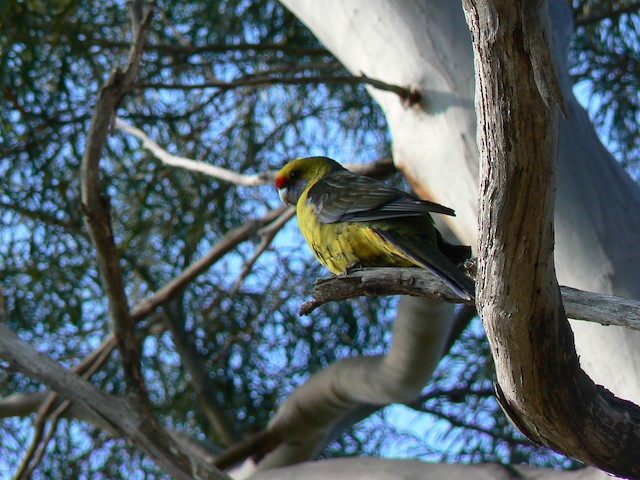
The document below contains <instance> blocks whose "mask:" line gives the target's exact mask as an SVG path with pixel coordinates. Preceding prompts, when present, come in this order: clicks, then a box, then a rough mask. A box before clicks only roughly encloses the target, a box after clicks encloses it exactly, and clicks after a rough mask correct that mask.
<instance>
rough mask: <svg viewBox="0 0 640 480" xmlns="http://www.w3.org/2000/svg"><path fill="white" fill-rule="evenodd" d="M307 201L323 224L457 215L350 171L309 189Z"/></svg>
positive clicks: (330, 176) (327, 176) (322, 181)
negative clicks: (432, 213) (440, 214)
mask: <svg viewBox="0 0 640 480" xmlns="http://www.w3.org/2000/svg"><path fill="white" fill-rule="evenodd" d="M307 199H308V201H309V202H310V203H311V204H312V205H313V206H314V209H315V211H316V213H317V215H318V218H319V219H320V221H321V222H323V223H333V222H339V221H344V220H351V221H354V222H369V221H374V220H385V219H390V218H399V217H418V216H423V215H425V214H427V213H429V212H434V213H442V214H444V215H451V216H455V212H454V211H453V210H452V209H450V208H448V207H444V206H442V205H439V204H437V203H434V202H429V201H427V200H420V199H419V198H417V197H414V196H413V195H411V194H409V193H407V192H403V191H402V190H398V189H397V188H393V187H390V186H389V185H387V184H385V183H383V182H380V181H378V180H374V179H372V178H369V177H364V176H362V175H357V174H355V173H352V172H349V171H348V170H341V171H337V172H331V173H329V174H327V175H325V176H324V177H323V178H322V179H321V180H319V181H318V182H316V184H315V185H313V187H311V188H310V189H309V193H308V195H307Z"/></svg>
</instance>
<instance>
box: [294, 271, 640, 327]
mask: <svg viewBox="0 0 640 480" xmlns="http://www.w3.org/2000/svg"><path fill="white" fill-rule="evenodd" d="M560 291H561V293H562V301H563V303H564V308H565V312H566V314H567V316H568V317H569V318H572V319H575V320H584V321H587V322H595V323H599V324H601V325H617V326H619V327H625V328H629V329H631V330H640V301H637V300H631V299H628V298H622V297H616V296H614V295H605V294H602V293H593V292H585V291H584V290H578V289H576V288H570V287H560ZM361 295H373V296H380V295H413V296H416V297H429V298H435V299H439V300H442V301H444V302H452V303H464V304H466V305H474V302H473V301H472V300H469V301H464V300H462V299H460V298H459V297H457V296H455V295H453V294H452V293H451V291H450V290H449V288H448V287H447V286H446V285H445V284H444V283H442V282H441V281H440V279H439V278H438V277H437V276H435V275H434V274H432V273H431V272H429V271H427V270H424V269H421V268H396V267H384V268H358V269H354V270H351V271H350V272H349V275H334V276H331V277H321V278H318V279H317V280H316V283H315V285H314V287H313V300H310V301H308V302H305V303H304V304H302V306H301V307H300V314H301V315H308V314H309V313H311V312H312V311H313V310H315V309H316V308H318V307H319V306H320V305H322V304H324V303H327V302H331V301H336V300H344V299H346V298H353V297H358V296H361Z"/></svg>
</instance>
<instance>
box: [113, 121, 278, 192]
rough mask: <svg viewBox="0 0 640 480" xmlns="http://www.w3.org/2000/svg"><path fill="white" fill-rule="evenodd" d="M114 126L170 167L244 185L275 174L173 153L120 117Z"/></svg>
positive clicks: (269, 177) (272, 178) (267, 179)
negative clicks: (250, 171)
mask: <svg viewBox="0 0 640 480" xmlns="http://www.w3.org/2000/svg"><path fill="white" fill-rule="evenodd" d="M115 126H116V128H117V129H119V130H122V131H124V132H127V133H128V134H130V135H133V136H134V137H136V138H138V139H139V140H140V141H142V146H143V147H144V148H146V149H147V150H149V151H150V152H151V153H152V154H153V155H154V156H155V157H156V158H157V159H158V160H160V161H161V162H163V163H165V164H167V165H170V166H172V167H178V168H184V169H185V170H189V171H191V172H200V173H204V174H205V175H209V176H210V177H214V178H218V179H220V180H223V181H225V182H229V183H233V184H235V185H242V186H245V187H253V186H257V185H264V184H265V183H268V182H272V181H273V180H274V178H275V175H273V174H272V173H270V172H267V173H261V174H258V175H242V174H240V173H236V172H233V171H231V170H228V169H226V168H221V167H217V166H216V165H211V164H210V163H205V162H200V161H198V160H192V159H190V158H186V157H180V156H178V155H173V154H171V153H169V152H167V151H166V150H165V149H163V148H162V147H161V146H160V145H158V144H157V143H156V142H154V141H153V140H151V139H150V138H149V137H148V136H147V134H146V133H144V132H143V131H142V130H140V129H139V128H136V127H134V126H132V125H129V124H128V123H127V122H125V121H124V120H122V119H121V118H116V121H115Z"/></svg>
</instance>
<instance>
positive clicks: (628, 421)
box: [464, 0, 640, 478]
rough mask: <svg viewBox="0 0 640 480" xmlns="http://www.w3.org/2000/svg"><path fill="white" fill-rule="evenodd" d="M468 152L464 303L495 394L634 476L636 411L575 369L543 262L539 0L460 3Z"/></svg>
mask: <svg viewBox="0 0 640 480" xmlns="http://www.w3.org/2000/svg"><path fill="white" fill-rule="evenodd" d="M464 3H465V13H466V15H467V19H468V22H469V26H470V29H471V31H472V33H473V38H474V51H475V65H476V110H477V111H478V117H479V118H478V125H479V132H478V145H479V148H480V191H481V192H482V194H481V198H480V211H479V216H480V241H479V252H478V258H479V262H480V268H479V271H480V275H479V279H478V294H477V298H476V304H477V306H478V312H479V313H480V317H481V318H482V323H483V325H484V326H485V329H486V331H487V336H488V337H489V343H490V344H491V351H492V354H493V359H494V361H495V365H496V377H497V390H498V400H499V402H500V404H501V405H502V407H503V409H504V410H505V412H506V413H507V414H508V415H509V417H510V418H511V420H512V421H513V422H514V423H515V424H516V425H517V426H518V427H519V428H520V430H522V431H523V432H524V433H525V434H526V435H527V436H528V437H529V438H531V439H533V440H534V441H536V442H538V443H542V444H545V445H547V446H550V447H552V448H554V449H555V450H558V451H560V452H563V453H565V454H568V455H572V456H574V457H576V458H578V459H580V460H582V461H584V462H585V463H588V464H593V465H596V466H598V467H599V468H602V469H604V470H605V471H608V472H611V473H614V474H616V475H621V476H623V477H625V478H640V435H639V434H638V433H639V432H640V407H637V406H635V405H633V404H631V403H630V402H627V401H624V400H620V399H617V398H614V397H613V395H611V393H610V392H608V391H607V390H605V389H603V388H602V387H599V386H596V385H595V384H594V383H593V382H592V381H591V379H590V378H589V377H587V375H586V374H585V373H584V371H583V370H582V369H581V368H580V365H579V362H578V356H577V355H576V352H575V348H574V343H573V334H572V331H571V328H570V327H569V323H568V321H567V318H566V316H565V313H564V307H563V305H562V300H561V298H560V289H559V287H558V283H557V280H556V275H555V267H554V261H553V260H554V255H553V247H554V232H553V231H554V227H553V205H554V187H555V180H556V152H557V141H558V118H557V117H558V108H557V107H560V108H562V109H563V108H564V104H563V100H562V96H561V94H560V89H559V86H558V83H557V79H556V72H555V64H554V62H553V61H552V59H551V54H550V50H549V46H550V37H551V35H550V34H549V33H548V32H549V31H550V24H549V16H548V9H547V5H546V2H545V1H540V2H529V1H527V0H523V1H521V2H514V1H512V0H465V2H464Z"/></svg>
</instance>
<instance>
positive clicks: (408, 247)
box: [374, 228, 476, 300]
mask: <svg viewBox="0 0 640 480" xmlns="http://www.w3.org/2000/svg"><path fill="white" fill-rule="evenodd" d="M374 230H375V231H376V233H378V235H380V236H381V237H382V238H384V239H385V240H386V241H388V242H389V243H391V244H392V245H393V246H394V247H396V248H397V249H398V250H400V252H402V253H403V254H404V255H405V256H406V257H407V258H409V259H410V260H411V261H413V262H415V263H416V264H417V265H420V266H422V267H424V268H426V269H427V270H429V271H431V272H433V273H435V274H436V275H437V276H438V277H439V278H440V279H441V280H442V281H443V282H444V283H445V284H446V285H447V286H448V287H449V288H450V289H451V290H452V291H453V292H454V293H455V294H456V295H458V296H459V297H460V298H464V299H465V300H472V299H473V298H475V295H476V288H475V282H474V281H473V280H472V279H471V278H469V277H468V276H467V275H465V274H464V273H463V272H462V271H460V270H459V269H458V268H457V267H456V266H455V265H454V264H453V262H452V261H451V260H449V258H447V256H445V254H443V253H442V252H440V251H439V250H438V249H437V248H436V247H435V246H433V245H431V244H429V243H427V242H423V241H420V239H418V238H415V237H407V236H404V235H401V234H398V233H395V232H391V231H387V230H381V229H379V228H375V229H374ZM447 245H449V246H450V247H453V248H454V249H455V248H456V247H457V246H456V245H450V244H447ZM459 249H460V250H457V251H456V254H455V255H453V256H454V258H456V259H457V258H458V257H460V256H461V253H462V252H463V251H467V249H468V247H463V246H460V247H459ZM462 249H464V250H462ZM468 251H469V253H470V249H469V250H468ZM462 260H464V259H462V258H460V261H462Z"/></svg>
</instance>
